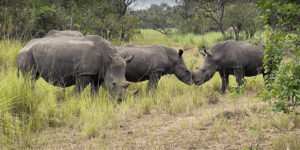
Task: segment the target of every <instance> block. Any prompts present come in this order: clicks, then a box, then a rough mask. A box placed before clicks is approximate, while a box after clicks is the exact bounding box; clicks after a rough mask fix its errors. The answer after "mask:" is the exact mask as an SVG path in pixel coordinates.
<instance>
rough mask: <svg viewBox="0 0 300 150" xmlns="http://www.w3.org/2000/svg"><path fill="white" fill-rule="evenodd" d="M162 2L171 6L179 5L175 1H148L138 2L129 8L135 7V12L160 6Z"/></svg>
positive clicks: (139, 0)
mask: <svg viewBox="0 0 300 150" xmlns="http://www.w3.org/2000/svg"><path fill="white" fill-rule="evenodd" d="M162 2H164V3H167V4H168V5H169V6H174V5H177V3H176V2H175V0H146V1H145V2H142V1H141V0H138V1H137V2H135V3H132V4H131V5H130V6H129V7H134V9H135V10H139V9H147V8H150V6H151V4H157V5H160V4H161V3H162Z"/></svg>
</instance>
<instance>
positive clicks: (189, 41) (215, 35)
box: [123, 29, 223, 49]
mask: <svg viewBox="0 0 300 150" xmlns="http://www.w3.org/2000/svg"><path fill="white" fill-rule="evenodd" d="M222 36H223V35H222V33H220V32H209V33H207V34H205V35H195V34H193V33H189V34H186V35H174V36H172V37H171V38H169V37H167V36H166V35H163V34H161V33H160V32H158V31H155V30H151V29H144V30H141V35H139V36H138V37H137V39H135V40H131V41H130V42H128V43H124V44H123V45H126V44H133V45H140V46H150V45H163V46H171V47H180V48H182V49H184V48H185V49H187V48H198V47H199V46H200V45H206V46H213V45H214V44H216V43H217V42H219V41H220V39H222ZM203 43H204V44H203Z"/></svg>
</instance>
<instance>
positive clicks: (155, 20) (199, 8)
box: [0, 0, 275, 41]
mask: <svg viewBox="0 0 300 150" xmlns="http://www.w3.org/2000/svg"><path fill="white" fill-rule="evenodd" d="M136 1H138V0H1V1H0V26H1V38H18V39H21V40H22V41H24V40H25V41H26V40H29V39H32V38H35V37H43V36H44V35H45V34H46V33H47V32H48V31H49V30H51V29H56V30H80V31H81V32H82V33H83V34H84V35H88V34H96V35H101V36H102V37H104V38H106V39H108V40H111V41H129V40H130V39H131V38H133V37H136V35H137V34H139V33H140V31H139V29H140V28H147V29H154V30H157V31H159V32H161V33H163V34H165V35H167V36H172V35H174V34H179V33H183V34H185V33H190V32H193V33H196V34H203V33H205V32H209V31H220V32H222V34H223V35H224V36H225V37H229V36H228V35H227V32H225V31H226V30H227V29H228V28H229V27H232V29H233V30H232V31H233V32H231V36H232V37H231V38H235V39H236V40H239V39H240V38H241V33H243V36H244V37H243V38H248V37H252V36H253V35H254V33H255V30H256V27H257V26H255V22H257V20H258V19H259V17H258V14H259V13H261V11H262V10H259V9H258V8H257V6H256V1H255V0H175V2H176V3H177V5H176V6H173V7H171V6H169V5H168V4H166V3H161V4H160V5H156V4H152V5H151V7H150V8H148V9H144V10H136V9H135V2H136ZM274 20H275V19H274ZM270 24H275V23H273V22H272V18H271V19H270ZM174 29H175V30H174Z"/></svg>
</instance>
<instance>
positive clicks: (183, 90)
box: [0, 0, 300, 150]
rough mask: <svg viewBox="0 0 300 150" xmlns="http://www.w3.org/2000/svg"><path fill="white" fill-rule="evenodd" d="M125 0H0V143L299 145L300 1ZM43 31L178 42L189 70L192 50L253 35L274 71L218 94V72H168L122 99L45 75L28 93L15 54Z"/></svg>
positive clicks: (194, 62)
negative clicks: (186, 76)
mask: <svg viewBox="0 0 300 150" xmlns="http://www.w3.org/2000/svg"><path fill="white" fill-rule="evenodd" d="M132 2H134V0H132V1H130V0H124V1H120V0H89V1H80V0H78V1H77V0H56V1H41V0H31V1H29V0H28V1H27V0H24V1H11V0H9V1H8V0H4V1H1V2H0V4H1V12H0V19H1V20H0V23H1V40H0V82H1V84H0V85H1V86H0V149H245V150H246V149H251V150H254V149H293V150H297V149H300V140H299V136H300V116H299V112H300V110H299V108H298V107H297V106H299V105H300V102H299V97H300V96H299V95H300V94H299V93H300V92H299V85H300V84H299V83H298V82H299V60H298V59H299V43H300V41H299V35H300V34H299V31H300V30H299V29H300V27H299V20H300V19H299V12H300V4H299V2H298V1H293V0H288V1H287V0H279V1H273V0H270V1H265V0H257V1H252V0H250V1H249V0H247V1H246V0H241V1H238V0H236V1H230V0H217V1H214V0H213V1H212V0H201V1H198V0H197V1H193V0H176V2H177V4H178V5H177V6H174V7H170V6H168V5H167V4H165V3H162V4H161V5H151V7H150V8H149V9H146V10H134V9H132V8H130V7H129V6H132V5H133V3H132ZM157 10H159V11H157ZM155 12H156V13H158V14H155ZM147 14H148V15H147ZM170 14H172V15H174V16H172V19H171V17H170ZM235 14H236V15H235ZM168 16H169V17H168ZM164 17H165V18H164ZM150 23H151V25H150ZM155 24H157V25H158V26H155ZM168 24H169V25H168ZM148 25H149V26H148ZM229 27H233V28H234V30H233V32H232V31H231V32H230V31H227V28H229ZM142 28H144V29H142ZM50 29H57V30H66V29H72V30H80V31H81V32H82V33H83V34H84V35H89V34H97V35H101V36H103V37H104V38H106V39H108V40H110V41H111V42H112V43H113V44H114V45H115V46H118V45H126V44H133V45H139V46H148V45H164V46H170V47H173V48H174V49H176V50H178V49H184V50H185V51H184V54H183V57H184V60H185V63H186V64H187V66H188V67H189V68H191V69H194V68H195V67H196V66H200V65H201V64H202V63H203V61H204V58H203V56H202V55H199V52H198V50H199V49H202V48H203V47H206V48H207V49H209V48H210V47H212V46H213V45H215V44H216V43H217V42H221V41H224V40H227V39H235V40H244V39H250V38H252V39H251V41H252V42H253V43H256V42H266V46H265V50H264V51H265V52H266V53H271V54H273V55H274V57H273V58H272V59H273V61H274V62H275V63H273V64H272V65H270V66H266V69H268V68H276V69H277V70H276V72H275V75H273V76H272V77H271V78H270V79H271V80H270V81H272V79H273V80H274V82H273V81H272V82H270V81H267V83H266V84H267V85H268V86H270V87H272V89H271V91H268V90H267V88H265V83H264V80H263V77H262V75H259V76H256V77H250V78H245V85H243V86H241V87H237V83H236V82H235V79H234V77H230V83H229V88H228V89H227V94H225V95H220V94H218V93H217V92H216V91H217V90H218V89H219V88H220V87H221V79H220V77H219V75H218V74H216V75H215V76H214V77H213V78H212V79H211V80H210V81H208V82H207V83H205V84H203V85H201V86H196V85H191V86H189V85H185V84H184V83H182V82H180V81H179V80H178V79H177V78H176V77H175V76H173V75H166V76H163V77H162V79H161V80H160V82H159V84H158V90H157V91H155V92H153V93H151V95H150V96H148V95H146V88H147V81H145V82H142V83H131V85H130V87H129V88H130V89H137V88H141V90H140V92H139V93H138V94H137V95H136V96H135V97H129V98H128V99H127V100H126V101H124V102H122V103H120V104H118V103H117V102H114V101H110V99H109V97H108V95H107V94H106V91H105V90H103V89H102V88H101V89H100V92H99V94H98V95H96V96H95V97H91V95H90V93H89V87H88V88H86V89H85V90H84V92H83V93H82V94H81V95H77V96H75V95H74V94H73V93H74V87H70V88H65V89H62V88H58V87H54V86H52V85H50V84H48V83H46V82H45V81H43V80H42V79H39V80H38V81H37V83H36V87H35V90H34V91H32V90H31V87H30V85H27V84H23V82H24V78H23V77H22V76H20V78H19V79H18V78H17V65H16V58H17V55H18V53H19V51H20V50H21V49H22V47H23V46H24V45H25V44H26V43H27V42H28V41H29V40H30V39H32V38H35V37H43V36H44V35H45V34H46V33H47V32H48V31H49V30H50ZM153 29H154V30H157V31H154V30H153ZM265 61H266V62H267V61H270V60H267V58H265Z"/></svg>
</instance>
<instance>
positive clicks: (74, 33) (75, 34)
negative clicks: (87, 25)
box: [45, 30, 83, 37]
mask: <svg viewBox="0 0 300 150" xmlns="http://www.w3.org/2000/svg"><path fill="white" fill-rule="evenodd" d="M51 35H65V36H73V37H83V35H82V33H81V32H80V31H73V30H64V31H58V30H50V31H49V32H48V33H47V34H46V35H45V37H48V36H51Z"/></svg>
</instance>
